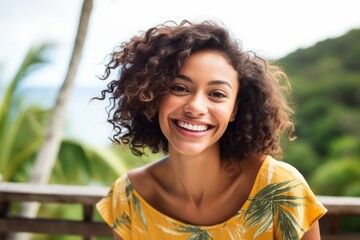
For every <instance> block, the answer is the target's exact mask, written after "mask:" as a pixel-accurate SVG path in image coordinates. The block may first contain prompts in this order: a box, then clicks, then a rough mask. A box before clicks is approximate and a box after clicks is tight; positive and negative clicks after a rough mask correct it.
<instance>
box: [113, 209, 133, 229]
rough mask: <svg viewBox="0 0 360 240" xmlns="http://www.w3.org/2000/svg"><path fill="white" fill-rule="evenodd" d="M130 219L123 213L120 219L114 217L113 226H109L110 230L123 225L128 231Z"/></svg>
mask: <svg viewBox="0 0 360 240" xmlns="http://www.w3.org/2000/svg"><path fill="white" fill-rule="evenodd" d="M130 224H131V219H130V218H129V216H127V215H126V214H125V213H123V214H122V215H121V217H116V219H115V222H114V224H113V225H112V226H111V227H112V228H116V227H117V226H120V225H125V227H126V228H128V229H130Z"/></svg>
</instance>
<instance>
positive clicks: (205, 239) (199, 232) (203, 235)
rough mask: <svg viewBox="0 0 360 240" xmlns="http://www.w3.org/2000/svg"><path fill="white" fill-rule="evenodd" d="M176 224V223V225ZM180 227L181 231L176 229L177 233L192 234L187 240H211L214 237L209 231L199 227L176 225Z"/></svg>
mask: <svg viewBox="0 0 360 240" xmlns="http://www.w3.org/2000/svg"><path fill="white" fill-rule="evenodd" d="M174 224H175V223H174ZM175 225H176V226H178V227H179V229H176V231H177V232H185V233H191V236H190V237H189V238H188V239H187V240H211V239H212V237H211V235H210V234H209V233H208V231H206V230H203V229H201V228H200V227H199V226H192V225H189V226H186V227H183V226H180V225H177V224H175Z"/></svg>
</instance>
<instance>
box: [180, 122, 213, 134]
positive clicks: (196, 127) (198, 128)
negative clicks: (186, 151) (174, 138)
mask: <svg viewBox="0 0 360 240" xmlns="http://www.w3.org/2000/svg"><path fill="white" fill-rule="evenodd" d="M174 122H175V124H176V125H177V126H179V127H180V128H183V129H186V130H190V131H195V132H203V131H206V130H208V129H209V128H210V127H211V126H210V125H206V124H192V123H187V122H184V121H181V120H175V121H174Z"/></svg>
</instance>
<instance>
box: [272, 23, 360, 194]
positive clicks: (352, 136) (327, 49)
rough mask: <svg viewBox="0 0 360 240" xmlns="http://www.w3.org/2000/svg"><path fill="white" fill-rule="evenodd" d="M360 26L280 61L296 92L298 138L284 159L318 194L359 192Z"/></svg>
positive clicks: (300, 50)
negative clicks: (307, 180)
mask: <svg viewBox="0 0 360 240" xmlns="http://www.w3.org/2000/svg"><path fill="white" fill-rule="evenodd" d="M359 41H360V29H354V30H351V31H349V32H348V33H347V34H345V35H343V36H341V37H338V38H333V39H326V40H324V41H321V42H319V43H317V44H315V45H314V46H312V47H310V48H307V49H299V50H297V51H295V52H293V53H291V54H289V55H288V56H286V57H284V58H282V59H279V60H278V64H280V65H281V66H283V68H284V69H285V71H286V72H287V73H288V75H289V78H290V82H291V85H292V86H293V90H294V102H295V106H296V107H295V109H296V112H297V115H296V127H297V129H296V130H297V131H296V133H297V136H298V139H299V140H300V141H297V142H295V143H294V144H293V145H292V146H289V147H288V150H287V151H286V152H285V161H287V162H289V163H291V164H292V165H294V166H295V167H297V168H298V169H299V170H300V172H302V173H303V174H304V176H305V177H306V178H310V179H311V181H310V185H311V187H313V189H314V190H315V191H316V193H319V194H326V195H351V196H359V195H358V193H359V184H357V183H356V181H358V182H360V180H359V175H358V174H359V171H360V170H359V165H360V124H359V123H360V108H359V106H360V82H359V79H360V45H359V44H358V43H359Z"/></svg>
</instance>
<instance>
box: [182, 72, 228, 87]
mask: <svg viewBox="0 0 360 240" xmlns="http://www.w3.org/2000/svg"><path fill="white" fill-rule="evenodd" d="M177 77H178V78H181V79H182V80H185V81H187V82H190V83H194V81H193V80H192V79H191V78H190V77H188V76H185V75H182V74H178V75H177ZM221 84H225V85H227V86H229V87H230V88H231V89H232V86H231V84H230V83H229V82H227V81H223V80H212V81H210V82H209V84H208V85H209V86H210V85H221Z"/></svg>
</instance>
